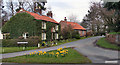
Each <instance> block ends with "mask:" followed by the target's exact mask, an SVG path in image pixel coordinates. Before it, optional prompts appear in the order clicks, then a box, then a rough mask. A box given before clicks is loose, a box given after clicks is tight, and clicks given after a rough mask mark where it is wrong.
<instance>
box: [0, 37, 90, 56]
mask: <svg viewBox="0 0 120 65" xmlns="http://www.w3.org/2000/svg"><path fill="white" fill-rule="evenodd" d="M90 37H91V36H88V37H81V38H80V39H85V38H90ZM80 39H69V40H60V41H57V43H58V44H57V45H61V44H65V43H69V42H73V41H77V40H80ZM57 45H54V46H57ZM41 48H45V47H42V46H41V47H40V48H39V49H41ZM32 49H38V47H27V49H26V50H32ZM26 50H23V47H20V48H19V47H2V52H0V53H2V54H4V53H13V52H19V51H26Z"/></svg>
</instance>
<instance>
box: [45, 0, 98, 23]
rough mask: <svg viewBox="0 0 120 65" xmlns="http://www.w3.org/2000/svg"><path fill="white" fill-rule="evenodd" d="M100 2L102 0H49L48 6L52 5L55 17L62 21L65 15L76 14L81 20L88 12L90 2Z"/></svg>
mask: <svg viewBox="0 0 120 65" xmlns="http://www.w3.org/2000/svg"><path fill="white" fill-rule="evenodd" d="M92 1H95V2H99V1H100V0H47V3H46V7H50V8H51V10H52V12H53V18H54V19H55V20H56V21H57V22H60V21H61V20H64V17H67V19H68V17H69V16H70V15H72V14H73V15H76V16H77V20H79V22H81V21H82V19H83V17H84V16H85V15H86V14H87V13H88V10H89V7H90V2H92Z"/></svg>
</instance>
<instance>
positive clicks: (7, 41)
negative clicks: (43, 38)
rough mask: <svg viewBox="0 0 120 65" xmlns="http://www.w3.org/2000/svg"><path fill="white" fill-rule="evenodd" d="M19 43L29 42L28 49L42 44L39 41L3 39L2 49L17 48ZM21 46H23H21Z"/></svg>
mask: <svg viewBox="0 0 120 65" xmlns="http://www.w3.org/2000/svg"><path fill="white" fill-rule="evenodd" d="M17 42H28V44H27V46H28V47H35V46H37V45H38V43H39V42H40V40H39V39H3V40H2V47H17V46H18V44H17ZM20 46H23V44H21V45H20Z"/></svg>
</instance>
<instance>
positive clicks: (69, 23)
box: [60, 17, 86, 36]
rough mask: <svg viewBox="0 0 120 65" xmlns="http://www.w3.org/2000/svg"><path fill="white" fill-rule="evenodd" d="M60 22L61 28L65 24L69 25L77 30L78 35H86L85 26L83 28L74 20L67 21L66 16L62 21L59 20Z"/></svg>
mask: <svg viewBox="0 0 120 65" xmlns="http://www.w3.org/2000/svg"><path fill="white" fill-rule="evenodd" d="M60 24H61V30H63V28H65V26H68V25H71V27H72V29H74V30H75V31H78V32H79V34H80V36H86V29H85V28H83V27H82V26H81V25H80V24H78V23H76V22H69V21H67V19H66V17H65V19H64V21H60Z"/></svg>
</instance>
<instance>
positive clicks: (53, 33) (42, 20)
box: [17, 8, 59, 41]
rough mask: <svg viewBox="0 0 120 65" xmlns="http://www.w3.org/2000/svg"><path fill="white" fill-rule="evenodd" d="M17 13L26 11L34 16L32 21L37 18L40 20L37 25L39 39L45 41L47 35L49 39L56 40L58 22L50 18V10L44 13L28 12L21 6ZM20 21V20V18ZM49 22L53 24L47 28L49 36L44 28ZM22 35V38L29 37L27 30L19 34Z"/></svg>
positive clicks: (57, 36)
mask: <svg viewBox="0 0 120 65" xmlns="http://www.w3.org/2000/svg"><path fill="white" fill-rule="evenodd" d="M17 13H27V14H30V15H31V16H33V17H34V20H33V22H35V20H39V21H38V22H40V23H41V24H38V25H39V26H41V29H38V30H41V32H40V34H39V36H41V40H43V41H47V40H48V38H47V37H49V38H50V39H49V40H57V39H59V32H58V31H59V23H58V22H57V21H55V20H54V19H53V18H52V12H48V13H47V14H46V15H39V14H37V13H33V12H29V11H26V10H24V9H23V8H21V9H20V10H19V11H18V12H17ZM21 21H22V20H21ZM48 22H49V23H51V24H54V26H53V27H51V28H49V29H50V31H51V32H50V34H49V35H50V36H49V35H48V34H47V33H48V32H47V31H46V29H48V27H47V26H48V24H47V23H48ZM21 36H23V37H24V39H26V38H28V37H29V33H28V32H23V34H22V35H21Z"/></svg>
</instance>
